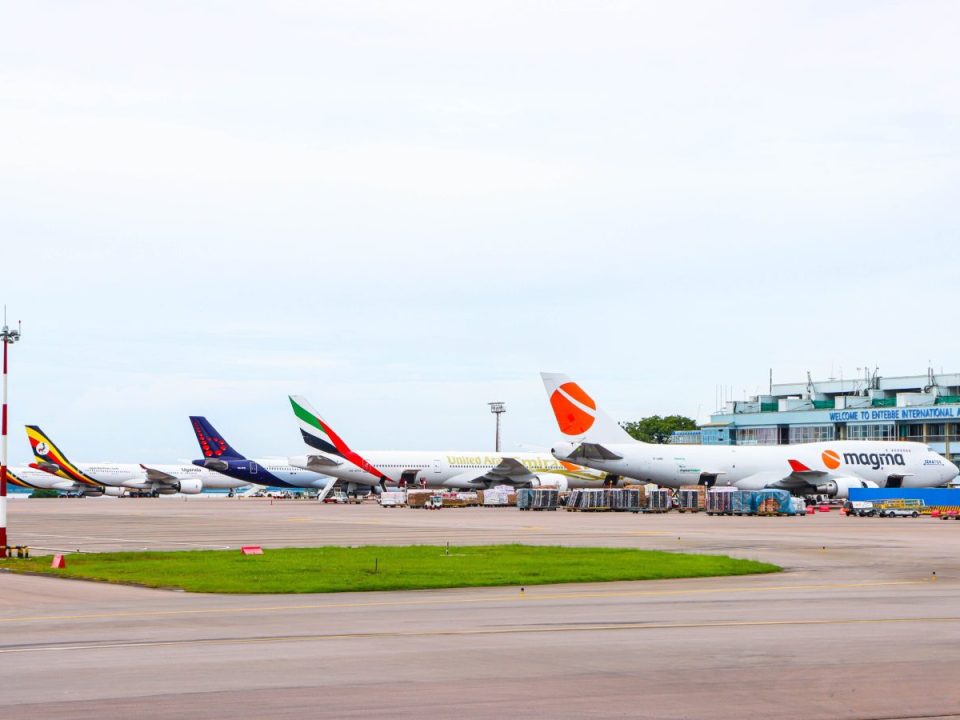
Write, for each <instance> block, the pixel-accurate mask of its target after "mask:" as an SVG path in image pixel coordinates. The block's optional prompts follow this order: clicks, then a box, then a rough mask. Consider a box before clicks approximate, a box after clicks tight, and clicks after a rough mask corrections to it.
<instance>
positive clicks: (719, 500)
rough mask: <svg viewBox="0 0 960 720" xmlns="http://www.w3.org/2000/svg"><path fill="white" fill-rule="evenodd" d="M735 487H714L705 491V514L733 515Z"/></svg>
mask: <svg viewBox="0 0 960 720" xmlns="http://www.w3.org/2000/svg"><path fill="white" fill-rule="evenodd" d="M739 492H740V491H739V490H737V488H735V487H714V488H710V489H709V490H708V491H707V515H733V513H734V496H735V495H737V494H738V493H739Z"/></svg>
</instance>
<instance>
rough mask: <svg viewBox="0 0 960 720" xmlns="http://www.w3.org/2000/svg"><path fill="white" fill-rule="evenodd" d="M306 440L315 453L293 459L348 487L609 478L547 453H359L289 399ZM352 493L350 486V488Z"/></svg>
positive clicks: (568, 484)
mask: <svg viewBox="0 0 960 720" xmlns="http://www.w3.org/2000/svg"><path fill="white" fill-rule="evenodd" d="M290 404H291V405H292V406H293V413H294V415H295V416H296V418H297V422H298V423H299V425H300V433H301V434H302V435H303V440H304V442H306V444H307V445H309V446H310V447H311V448H313V449H314V452H312V453H310V454H308V455H301V456H298V457H291V458H289V460H290V464H291V465H295V466H297V467H301V468H306V469H308V470H314V471H316V472H322V473H325V474H327V475H332V476H333V477H335V478H337V479H340V480H343V481H344V482H346V483H348V484H349V483H359V484H365V485H379V486H380V487H381V488H383V487H386V485H387V483H390V484H391V485H393V484H396V485H404V486H411V487H417V486H420V487H429V488H452V489H461V490H467V489H477V488H488V487H492V486H494V485H513V486H515V487H551V488H558V489H560V490H566V489H567V488H589V487H594V488H596V487H603V486H604V483H605V481H606V473H603V472H596V471H593V470H588V469H586V468H583V467H579V466H577V465H574V464H573V463H571V462H566V461H563V460H557V459H555V458H553V457H551V456H550V455H548V454H547V453H490V452H485V451H466V450H437V451H426V450H424V451H416V450H369V451H362V452H354V451H353V450H351V449H350V448H349V447H348V446H347V444H346V443H345V442H344V441H343V440H342V439H341V438H340V436H338V435H337V434H336V433H335V432H334V431H333V430H332V429H331V428H330V426H329V425H328V424H327V423H326V422H324V421H323V420H321V419H320V416H319V415H317V413H316V411H315V410H314V409H313V408H312V407H310V403H308V402H307V401H306V399H304V398H303V397H300V396H294V397H291V398H290ZM348 489H349V485H348Z"/></svg>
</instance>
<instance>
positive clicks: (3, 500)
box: [0, 307, 20, 558]
mask: <svg viewBox="0 0 960 720" xmlns="http://www.w3.org/2000/svg"><path fill="white" fill-rule="evenodd" d="M19 339H20V323H19V322H18V323H17V329H16V330H11V329H10V328H9V327H7V308H6V307H4V308H3V329H2V330H0V342H2V343H3V417H2V420H0V424H2V428H0V558H5V557H6V556H7V369H8V365H7V349H8V346H10V345H13V343H15V342H16V341H17V340H19Z"/></svg>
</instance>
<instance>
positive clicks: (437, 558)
mask: <svg viewBox="0 0 960 720" xmlns="http://www.w3.org/2000/svg"><path fill="white" fill-rule="evenodd" d="M66 560H67V567H66V568H65V569H63V570H54V569H52V568H51V567H50V558H49V557H39V558H31V559H29V560H15V559H14V560H5V561H0V568H7V569H10V570H13V571H17V570H20V571H25V572H35V573H44V574H49V575H55V576H60V577H73V578H85V579H89V580H101V581H104V582H115V583H134V584H138V585H146V586H148V587H166V588H182V589H183V590H187V591H189V592H213V593H322V592H349V591H358V590H418V589H425V588H451V587H473V586H492V585H542V584H546V583H569V582H601V581H610V580H658V579H665V578H684V577H709V576H719V575H748V574H753V573H769V572H777V571H779V570H780V568H778V567H777V566H776V565H769V564H767V563H760V562H755V561H753V560H736V559H734V558H730V557H726V556H721V555H686V554H680V553H666V552H656V551H651V550H631V549H618V548H571V547H544V546H530V545H484V546H469V547H451V548H450V549H449V554H448V551H447V550H446V549H445V548H443V547H437V546H433V545H414V546H410V547H377V546H368V547H358V548H344V547H319V548H285V549H279V550H265V551H264V555H257V556H244V555H241V554H240V552H239V551H236V550H234V551H227V550H190V551H179V552H136V553H133V552H124V553H98V554H80V555H68V556H67V558H66Z"/></svg>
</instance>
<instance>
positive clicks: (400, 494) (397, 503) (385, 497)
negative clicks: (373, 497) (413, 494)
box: [380, 490, 407, 508]
mask: <svg viewBox="0 0 960 720" xmlns="http://www.w3.org/2000/svg"><path fill="white" fill-rule="evenodd" d="M406 504H407V493H406V492H404V491H403V490H384V491H383V492H381V493H380V506H381V507H385V508H388V507H403V506H404V505H406Z"/></svg>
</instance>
